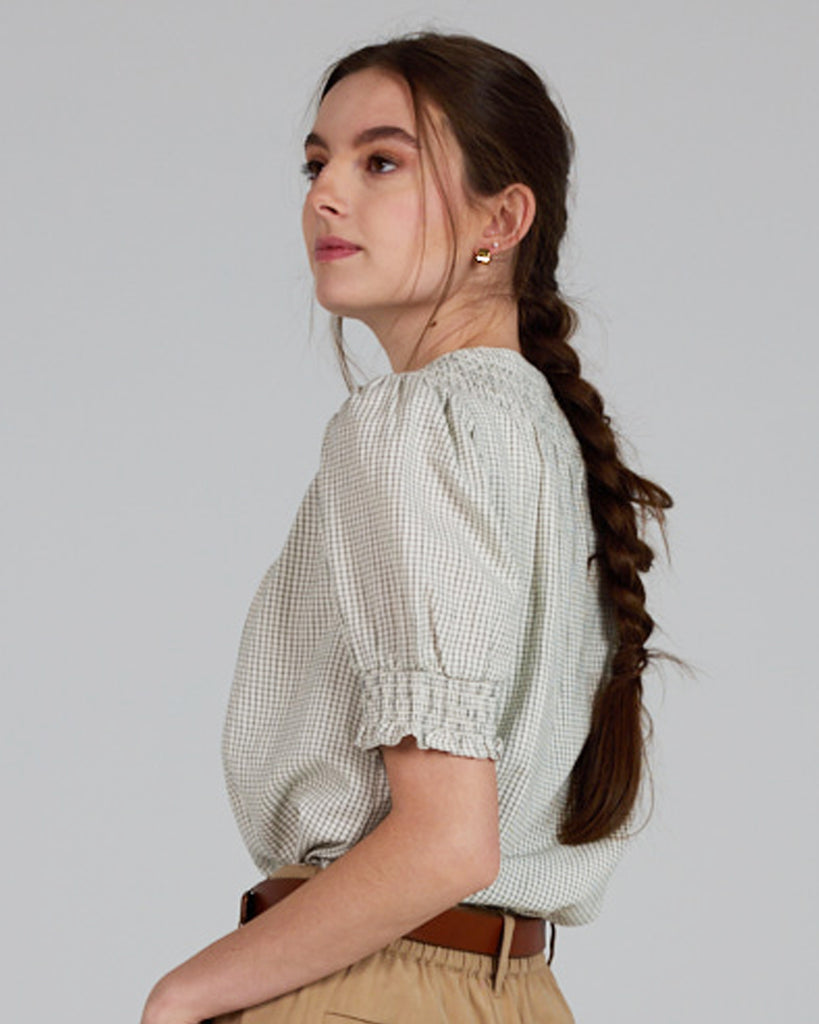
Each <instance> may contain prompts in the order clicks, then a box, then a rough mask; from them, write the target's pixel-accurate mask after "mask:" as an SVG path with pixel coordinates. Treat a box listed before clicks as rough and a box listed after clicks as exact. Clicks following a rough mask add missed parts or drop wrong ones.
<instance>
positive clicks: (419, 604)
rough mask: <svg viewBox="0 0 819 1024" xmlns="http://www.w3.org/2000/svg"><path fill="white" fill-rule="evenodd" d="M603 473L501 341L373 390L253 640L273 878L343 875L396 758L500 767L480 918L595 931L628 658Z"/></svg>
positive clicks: (307, 511) (257, 806)
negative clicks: (623, 656) (597, 838)
mask: <svg viewBox="0 0 819 1024" xmlns="http://www.w3.org/2000/svg"><path fill="white" fill-rule="evenodd" d="M594 547H595V535H594V529H593V526H592V522H591V518H590V513H589V507H588V499H587V495H586V477H585V466H584V462H583V458H582V454H581V452H580V448H579V446H578V443H577V441H576V438H575V436H574V434H573V432H572V430H571V427H570V426H569V423H568V421H567V420H566V418H565V416H564V415H563V413H562V411H561V410H560V408H559V406H558V405H557V402H556V401H555V398H554V395H553V394H552V391H551V388H550V386H549V383H548V381H547V379H546V377H545V376H544V375H543V374H542V373H541V372H540V371H539V370H538V369H537V368H536V367H534V366H533V365H532V364H531V363H529V362H528V360H526V359H525V357H524V356H522V355H521V354H520V353H519V352H516V351H514V350H512V349H507V348H492V347H488V346H481V347H477V348H466V349H458V350H456V351H454V352H448V353H445V354H444V355H442V356H439V357H437V358H436V359H434V360H433V361H432V362H430V363H428V364H427V365H426V366H424V367H422V368H421V369H420V370H415V371H410V372H405V373H390V374H386V375H384V376H380V377H376V378H374V379H372V380H370V381H368V382H367V383H365V384H363V385H361V386H360V387H359V388H358V390H357V391H356V392H354V393H353V394H352V395H350V397H349V398H347V399H346V400H345V401H344V403H343V404H342V405H341V407H340V408H339V409H338V411H337V412H336V413H335V414H334V415H333V416H332V417H331V419H330V421H329V422H328V424H327V426H326V428H325V432H324V436H323V440H322V446H321V457H320V463H319V468H318V471H317V473H316V475H315V476H314V478H313V479H312V481H311V482H310V485H309V486H308V488H307V492H306V493H305V495H304V498H303V500H302V503H301V506H300V508H299V510H298V513H297V515H296V518H295V521H294V522H293V525H292V527H291V529H290V532H289V534H288V536H287V539H286V541H285V544H284V547H283V549H282V551H281V554H280V555H279V557H278V558H277V559H276V561H275V562H274V563H273V565H272V566H271V567H270V568H269V569H268V571H267V573H266V574H265V575H264V578H263V579H262V581H261V584H260V585H259V587H258V590H257V592H256V595H255V597H254V599H253V602H252V604H251V607H250V611H249V613H248V616H247V620H246V623H245V626H244V630H243V632H242V638H241V646H240V650H239V656H238V660H237V664H236V671H235V676H234V681H233V686H232V689H231V693H230V699H229V703H228V709H227V717H226V721H225V727H224V735H223V746H222V752H223V760H224V768H225V776H226V781H227V788H228V793H229V796H230V800H231V805H232V807H233V811H234V814H235V816H236V820H237V822H238V825H239V829H240V831H241V834H242V837H243V839H244V841H245V843H246V845H247V847H248V850H249V852H250V855H251V857H252V858H253V861H254V863H255V864H256V866H257V868H258V869H259V870H260V871H261V872H262V873H263V874H266V875H267V874H271V873H272V872H273V871H274V870H275V869H276V868H278V867H280V866H281V865H282V864H287V863H297V862H303V863H308V864H320V865H322V866H326V865H327V864H329V863H330V862H331V861H333V860H335V858H336V857H339V856H341V855H342V854H343V853H345V852H346V851H347V850H349V849H350V848H351V847H352V846H354V845H355V844H356V843H357V842H358V841H359V840H360V839H362V838H363V837H364V836H365V835H366V834H367V833H368V832H370V831H371V830H372V829H373V828H374V827H375V826H376V825H377V824H378V823H379V822H380V821H381V820H382V819H383V818H384V817H385V816H386V814H387V813H388V812H389V809H390V791H389V785H388V781H387V777H386V773H385V771H384V764H383V760H382V757H381V754H380V751H379V749H378V748H379V744H386V745H392V744H395V743H397V742H398V741H399V740H400V739H401V738H402V737H403V736H406V735H413V736H415V737H416V738H417V741H418V745H419V747H421V748H422V749H427V748H430V747H434V748H435V749H438V750H445V751H449V752H450V753H452V754H457V755H462V756H466V757H488V758H492V759H493V760H495V761H496V771H497V777H498V800H499V808H500V833H501V868H500V873H499V874H498V876H497V878H496V879H495V881H494V882H493V883H492V885H490V886H488V887H487V888H485V889H481V890H480V891H478V892H475V893H474V894H472V895H471V896H469V897H468V898H467V899H466V900H464V901H463V902H465V903H480V904H488V905H492V906H496V907H502V908H504V909H506V910H508V911H513V912H516V913H521V914H530V915H536V916H541V917H545V918H548V919H549V920H551V921H553V922H554V923H555V924H564V925H574V924H583V923H586V922H588V921H590V920H592V919H593V918H594V917H596V916H597V914H598V913H599V911H600V907H601V901H602V898H603V894H604V890H605V887H606V884H607V882H608V879H609V877H610V874H611V871H612V869H613V868H614V866H615V864H616V862H617V860H618V858H619V857H620V855H621V853H622V849H623V845H624V842H625V840H624V839H623V838H622V837H619V836H618V837H616V838H610V839H607V840H603V841H601V842H595V843H590V844H586V845H583V846H580V847H566V846H561V845H560V844H559V843H558V842H557V840H556V835H555V833H556V826H557V823H558V820H559V817H560V810H561V806H562V801H563V800H564V799H565V792H566V782H567V779H568V776H569V773H570V771H571V768H572V765H573V763H574V761H575V759H576V757H577V755H578V753H579V751H580V748H581V747H582V745H583V741H584V739H585V736H586V734H587V731H588V724H589V715H590V708H591V701H592V697H593V694H594V690H595V687H596V685H597V682H598V680H599V679H600V676H601V674H602V673H603V672H604V671H605V670H607V669H608V667H609V665H610V658H611V655H612V653H613V639H614V633H613V619H612V618H611V616H610V614H609V612H608V610H607V605H606V604H605V602H604V601H603V600H602V599H601V596H600V591H599V580H598V575H597V568H596V567H597V562H596V561H595V562H593V563H592V567H591V568H590V569H587V565H586V563H587V558H588V556H589V554H591V552H592V551H593V550H594Z"/></svg>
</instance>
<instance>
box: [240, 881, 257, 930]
mask: <svg viewBox="0 0 819 1024" xmlns="http://www.w3.org/2000/svg"><path fill="white" fill-rule="evenodd" d="M256 895H257V894H256V890H255V889H247V890H246V891H245V892H243V893H242V901H241V903H240V905H239V926H240V927H241V926H242V925H243V924H247V922H248V921H249V920H250V919H251V918H252V917H254V916H255V914H256Z"/></svg>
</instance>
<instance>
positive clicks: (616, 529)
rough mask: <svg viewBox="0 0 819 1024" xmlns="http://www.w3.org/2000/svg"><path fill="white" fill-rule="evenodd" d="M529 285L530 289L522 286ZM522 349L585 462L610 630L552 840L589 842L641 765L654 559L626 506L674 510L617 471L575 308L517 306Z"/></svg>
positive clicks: (555, 299)
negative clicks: (613, 640) (581, 351)
mask: <svg viewBox="0 0 819 1024" xmlns="http://www.w3.org/2000/svg"><path fill="white" fill-rule="evenodd" d="M530 286H531V285H530ZM518 309H519V318H520V319H519V323H520V342H521V350H522V351H523V354H524V355H525V356H526V358H527V359H528V360H529V361H530V362H531V363H532V364H533V365H535V366H537V367H538V369H540V370H541V371H542V372H543V373H544V374H545V375H546V377H547V378H548V380H549V384H550V386H551V388H552V391H553V392H554V395H555V398H556V399H557V402H558V404H559V405H560V408H561V409H562V410H563V412H564V414H565V415H566V418H567V419H568V421H569V423H570V424H571V427H572V430H573V431H574V433H575V436H576V437H577V440H578V442H579V444H580V448H581V451H582V452H583V458H584V461H585V464H586V475H587V487H588V495H589V504H590V507H591V516H592V521H593V523H594V527H595V530H596V533H597V539H598V543H597V549H596V551H595V553H594V554H593V555H592V556H591V557H592V558H596V559H597V561H598V565H599V567H600V570H601V580H602V585H603V589H604V593H605V594H606V595H607V596H608V599H609V601H610V605H611V608H612V612H613V615H614V620H615V622H616V625H617V637H618V646H617V648H616V651H615V654H614V658H613V660H612V663H611V672H610V676H609V678H608V679H604V680H602V681H601V683H600V686H599V688H598V692H597V696H596V699H595V702H594V706H593V710H592V720H591V731H590V733H589V735H588V738H587V739H586V743H585V745H584V747H583V749H582V751H581V753H580V757H579V758H578V760H577V762H576V763H575V766H574V770H573V771H572V775H571V778H570V780H569V793H568V799H567V805H566V812H565V816H564V819H563V822H562V828H561V832H560V836H559V838H560V841H561V842H563V843H566V844H578V843H586V842H590V841H592V840H594V839H598V838H600V837H601V836H604V835H608V834H609V833H611V832H614V831H616V830H617V829H619V828H620V827H621V826H622V825H623V824H624V823H625V822H626V821H627V819H628V818H629V816H630V814H631V811H632V808H633V806H634V804H635V801H636V799H637V794H638V792H639V788H640V779H641V776H642V766H643V760H644V746H645V743H644V738H643V721H642V720H643V717H644V716H646V717H647V713H646V712H645V709H644V707H643V703H642V695H643V685H642V674H643V672H644V671H645V669H646V667H647V665H648V663H649V659H650V658H651V657H657V656H659V653H660V652H655V651H649V650H647V648H646V646H645V645H646V641H647V640H648V638H649V636H650V635H651V632H652V630H653V629H654V621H653V619H652V618H651V616H650V615H649V614H648V612H647V611H646V608H645V590H644V588H643V584H642V582H641V581H640V575H639V574H640V573H643V572H647V571H648V570H649V569H650V568H651V564H652V562H653V558H654V553H653V551H652V549H651V548H650V547H649V546H648V544H646V543H645V541H644V540H642V539H641V537H640V535H639V529H638V524H637V517H636V514H635V507H634V506H635V504H636V505H638V506H640V507H641V509H642V512H643V520H642V521H643V522H645V516H646V513H648V514H653V515H654V516H656V518H657V520H658V521H659V523H660V526H661V528H662V527H664V524H665V516H664V510H665V509H668V508H671V507H672V505H673V502H672V499H671V497H670V495H669V494H668V493H667V492H666V491H665V490H663V488H662V487H659V486H658V485H657V484H655V483H652V482H651V481H650V480H646V479H644V478H643V477H640V476H638V475H637V474H636V473H634V472H632V471H631V470H630V469H628V467H627V466H625V465H624V463H623V461H622V459H621V457H620V453H619V450H618V445H617V441H616V439H615V436H614V432H613V430H612V428H611V425H610V418H609V417H608V416H607V415H606V414H605V413H604V411H603V400H602V398H601V396H600V394H599V392H598V391H597V390H596V389H595V388H594V387H593V386H592V385H591V384H590V383H589V382H588V381H586V380H584V379H583V377H581V375H580V359H579V358H578V355H577V353H576V352H575V350H574V349H573V348H572V347H571V346H570V345H569V343H568V339H569V337H570V336H571V335H572V333H574V331H575V329H576V327H577V316H576V314H575V312H574V310H573V309H572V308H571V307H570V306H569V305H568V304H567V303H566V302H564V301H563V299H562V298H561V296H560V294H559V292H558V291H557V290H556V289H555V288H553V287H552V288H549V287H548V286H547V287H546V288H545V290H544V291H543V292H542V293H541V294H539V295H537V294H533V295H532V296H531V297H523V298H521V299H520V300H519V303H518Z"/></svg>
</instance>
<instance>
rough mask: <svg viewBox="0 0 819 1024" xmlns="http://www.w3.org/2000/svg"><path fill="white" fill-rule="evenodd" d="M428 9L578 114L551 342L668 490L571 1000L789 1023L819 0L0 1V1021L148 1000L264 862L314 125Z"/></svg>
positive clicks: (810, 885)
mask: <svg viewBox="0 0 819 1024" xmlns="http://www.w3.org/2000/svg"><path fill="white" fill-rule="evenodd" d="M424 25H433V26H437V27H439V28H444V29H458V30H464V31H467V32H471V33H475V34H477V35H481V36H484V37H486V38H488V39H490V40H491V41H493V42H495V43H498V44H500V45H502V46H506V47H508V48H510V49H512V50H514V51H516V52H518V53H520V54H521V55H522V56H524V57H526V58H528V59H529V60H531V61H532V62H533V63H534V64H535V65H536V66H537V67H538V68H539V70H540V71H541V72H542V73H544V74H545V75H546V77H547V80H548V81H549V82H550V83H551V84H552V85H553V86H554V87H555V89H556V92H557V94H558V96H559V97H560V98H561V99H562V101H563V103H564V104H565V107H566V109H567V111H568V115H569V118H570V121H571V124H572V126H573V128H574V130H575V133H576V135H577V139H578V147H579V154H578V162H577V168H576V170H577V178H576V181H577V186H576V205H575V210H574V220H573V225H572V229H571V235H570V239H569V241H568V244H567V246H566V249H565V254H564V262H563V277H562V280H563V282H564V284H565V287H566V290H567V292H568V293H569V295H570V296H571V297H572V298H573V299H574V300H575V302H576V304H577V306H578V309H579V311H580V313H581V315H582V317H583V331H582V333H581V335H580V336H579V337H578V338H577V339H576V344H577V346H578V348H579V350H580V352H581V355H582V358H583V361H584V366H585V371H586V374H587V375H588V376H589V377H590V379H592V380H593V381H594V382H595V383H596V384H597V385H598V386H599V387H600V389H601V391H602V393H603V395H604V397H605V399H606V402H607V410H608V411H609V412H610V413H611V414H612V415H613V417H614V418H615V422H616V425H617V426H618V427H619V429H621V430H622V432H623V433H624V434H625V436H626V437H627V438H628V440H629V442H630V444H631V445H632V446H633V452H632V463H633V465H634V467H635V468H637V469H638V471H642V472H644V473H645V474H646V475H648V476H649V477H650V478H652V479H654V480H656V481H658V482H659V483H661V484H663V485H664V486H665V487H667V488H668V489H669V490H670V492H671V493H672V495H673V496H674V497H675V499H676V502H677V504H676V508H675V509H673V510H672V512H671V514H670V533H669V539H670V544H671V554H672V562H671V565H669V564H668V563H667V561H666V559H665V556H664V554H663V552H662V544H661V540H660V537H659V533H658V532H656V530H655V532H654V533H653V536H652V542H653V543H654V544H655V546H656V548H657V551H658V554H657V562H656V565H655V569H654V570H652V572H651V573H650V574H649V576H648V577H646V585H647V587H648V590H649V597H650V605H649V607H650V610H651V611H652V614H653V615H654V617H655V618H656V619H657V621H658V623H659V627H658V629H657V631H656V632H655V634H654V636H653V638H652V643H653V644H654V645H655V646H658V647H661V648H663V649H665V650H669V651H672V652H674V653H676V654H678V655H680V656H682V657H684V658H686V659H687V660H688V661H689V662H691V663H692V665H693V666H694V668H695V669H696V676H695V677H693V678H691V677H687V676H684V675H681V674H680V673H679V672H677V671H676V670H675V669H673V667H671V666H667V667H665V668H661V669H659V670H654V671H653V672H652V673H651V674H650V675H648V676H647V677H646V687H647V690H648V694H649V704H650V707H651V709H652V711H653V715H654V719H655V727H656V741H655V744H654V757H653V764H654V776H655V798H656V806H655V811H654V815H653V818H652V820H651V823H650V825H649V827H648V828H647V829H646V830H645V831H644V832H643V833H642V834H641V835H640V837H639V838H638V839H637V840H636V841H635V843H634V847H633V849H632V852H631V854H630V856H629V857H628V858H627V859H626V860H625V861H624V863H623V865H622V867H621V868H620V870H619V871H618V873H617V875H616V876H615V878H614V880H613V882H612V884H611V887H610V890H609V895H608V901H607V904H606V907H605V909H604V911H603V914H602V916H601V917H600V918H599V919H598V921H597V922H595V923H594V924H592V925H591V926H587V927H584V928H582V929H574V930H568V929H564V930H562V931H561V932H560V934H559V935H558V946H557V959H556V963H555V968H556V973H557V976H558V979H559V981H560V983H561V984H562V986H563V988H564V991H565V993H566V996H567V998H568V999H569V1002H570V1003H571V1005H572V1006H573V1008H574V1011H575V1014H576V1017H577V1019H578V1022H582V1024H598V1022H599V1024H603V1022H611V1021H623V1022H626V1021H629V1022H633V1021H640V1022H654V1021H664V1022H667V1024H672V1022H683V1021H685V1022H688V1021H691V1020H699V1021H703V1020H707V1021H724V1020H740V1019H741V1020H743V1021H745V1022H747V1024H753V1022H762V1021H766V1022H767V1021H769V1020H772V1019H782V1020H793V1021H808V1020H811V1019H813V1015H814V1013H815V1000H816V992H815V990H813V991H811V989H813V986H814V982H813V978H814V977H815V957H816V953H817V944H816V918H817V900H816V881H815V878H816V854H817V844H816V826H815V824H814V820H813V819H814V816H815V811H816V808H815V768H816V761H815V753H814V751H815V743H816V712H817V699H816V691H817V686H816V680H815V671H814V665H815V659H814V656H813V655H814V651H813V638H815V635H816V629H815V624H814V621H813V616H814V613H815V609H816V593H815V580H816V505H815V502H816V496H817V495H816V481H815V474H814V470H815V457H814V443H815V438H816V432H817V423H816V419H817V415H816V401H815V395H816V376H815V369H816V359H815V344H816V330H815V326H814V316H813V288H814V285H815V278H816V272H817V261H816V255H817V253H816V248H817V246H816V200H815V186H816V181H817V180H819V168H817V150H818V148H819V147H817V140H816V134H815V118H816V108H815V101H816V94H817V85H819V83H817V73H816V53H815V50H814V48H815V40H816V33H817V28H819V25H817V15H816V6H815V5H814V4H811V3H808V2H804V3H797V2H790V3H788V2H785V3H779V4H776V5H774V4H773V3H768V4H763V3H758V2H757V3H747V2H746V3H740V2H732V3H725V2H723V3H719V2H718V3H716V4H715V3H705V2H703V0H687V2H686V3H684V4H683V3H656V2H654V3H649V2H632V3H628V4H611V3H606V2H603V0H596V2H589V3H574V4H566V3H562V4H557V3H543V4H539V5H530V4H528V3H523V2H521V0H508V2H506V3H503V4H498V3H497V2H495V0H493V2H488V0H469V2H439V3H436V4H435V5H431V4H429V5H413V4H406V5H404V4H401V3H384V4H381V5H379V7H378V11H377V13H376V14H373V13H372V8H371V5H367V4H364V3H361V2H358V0H355V2H354V0H348V2H347V3H344V4H334V3H330V2H327V0H320V2H313V3H311V4H309V5H284V4H275V3H262V2H258V0H248V2H243V3H214V2H210V0H204V2H203V0H197V2H195V3H194V2H192V0H189V2H179V0H176V2H174V0H170V2H168V0H165V2H162V3H159V2H155V0H154V2H143V3H139V4H130V3H124V2H119V3H115V2H91V0H84V2H76V3H57V2H51V3H44V2H37V0H28V2H26V3H22V2H18V3H12V2H9V0H4V2H3V3H2V4H0V118H2V121H1V122H0V129H2V161H0V185H2V187H1V188H0V215H1V216H2V225H0V239H1V240H2V250H1V252H0V260H2V264H1V265H0V289H1V291H0V318H2V319H1V321H0V324H1V326H2V368H1V370H0V374H1V376H0V381H1V384H0V387H1V388H2V392H1V393H0V402H1V403H2V423H3V428H2V480H3V487H2V523H0V526H1V527H2V538H3V554H2V566H3V567H2V609H1V611H2V634H3V635H2V654H1V657H2V685H3V691H2V692H3V705H4V708H3V711H4V713H3V715H2V732H3V735H2V756H3V760H4V765H3V771H2V785H3V791H2V801H3V804H2V806H3V809H4V819H5V830H4V841H3V869H2V873H1V874H0V884H1V885H2V894H1V895H2V906H3V911H4V913H3V933H4V934H3V944H4V949H3V963H4V969H5V972H6V978H5V980H4V995H3V1000H4V1011H5V1016H6V1018H7V1019H9V1020H43V1021H45V1020H56V1019H59V1020H69V1021H74V1020H76V1021H80V1020H82V1021H84V1022H92V1024H103V1022H105V1024H108V1022H110V1021H120V1020H121V1021H129V1020H130V1021H137V1020H138V1019H139V1013H140V1010H141V1007H142V1003H143V1000H144V998H145V996H146V994H147V992H148V990H149V988H150V986H151V985H152V984H153V982H154V981H155V980H156V979H157V978H158V977H159V976H160V975H161V974H162V973H164V972H165V971H167V970H168V969H170V968H171V967H172V966H174V965H175V964H177V963H178V962H180V961H181V960H183V959H185V958H187V957H188V956H189V955H191V954H192V953H194V952H195V951H196V950H198V949H199V948H201V947H202V946H203V945H205V944H207V943H208V942H210V941H211V940H213V939H215V938H216V937H218V936H219V935H221V934H223V933H224V932H226V931H228V930H229V929H230V928H232V927H233V925H234V922H235V916H236V907H237V900H238V895H239V893H240V891H241V890H242V889H243V888H245V887H246V886H247V885H248V884H250V883H251V882H253V881H254V880H255V878H256V872H255V869H254V867H253V865H252V864H251V862H250V860H249V857H248V856H247V854H246V853H245V851H244V848H243V847H242V845H241V842H240V840H239V837H238V833H237V831H236V829H235V826H234V823H233V820H232V817H231V815H230V811H229V808H228V804H227V798H226V796H225V793H224V789H223V783H222V776H221V765H220V761H219V738H220V731H221V724H222V715H223V711H224V706H225V702H226V698H227V690H228V686H229V682H230V677H231V674H232V670H233V662H234V658H235V654H236V649H237V645H238V640H239V633H240V630H241V626H242V622H243V620H244V615H245V612H246V610H247V606H248V604H249V602H250V599H251V597H252V594H253V591H254V589H255V587H256V584H257V582H258V580H259V578H260V577H261V574H262V573H263V571H264V569H265V568H266V567H267V565H268V564H269V562H270V561H272V560H273V558H274V557H275V556H276V554H277V553H278V551H279V549H280V546H281V544H282V542H283V540H284V538H285V535H286V532H287V529H288V528H289V525H290V522H291V520H292V517H293V515H294V514H295V511H296V508H297V506H298V503H299V501H300V499H301V497H302V495H303V493H304V490H305V489H306V486H307V484H308V482H309V480H310V478H311V476H312V474H313V473H314V472H315V469H316V468H317V464H318V450H319V449H318V446H319V440H320V436H321V433H322V431H323V428H324V425H325V423H326V421H327V419H328V418H329V416H330V415H331V414H332V413H333V412H334V411H335V409H336V408H337V407H338V405H339V404H340V403H341V401H343V399H344V398H345V397H346V390H345V388H344V385H343V382H342V380H341V377H340V375H339V374H338V373H337V372H336V369H335V362H334V357H333V355H332V349H331V343H330V341H329V337H328V335H327V332H326V326H325V325H326V317H325V315H324V313H323V311H322V310H320V309H318V308H316V309H315V316H314V318H313V321H314V322H313V329H312V332H311V299H310V294H311V287H310V285H311V282H310V277H309V272H308V269H307V263H306V259H305V257H304V254H303V251H302V248H301V239H300V235H299V206H300V201H301V195H302V189H303V185H302V183H301V180H300V176H299V174H298V165H299V163H300V160H301V153H300V140H301V139H302V137H303V135H304V133H305V131H306V129H307V127H309V117H308V114H307V111H308V101H309V98H310V96H311V94H312V90H313V89H314V86H315V84H316V81H317V79H318V76H319V74H320V73H321V71H322V70H323V68H324V66H325V65H326V63H327V62H328V61H329V60H331V59H332V58H334V57H336V56H338V55H340V54H341V53H342V52H344V51H346V50H347V49H348V48H350V47H352V46H353V45H356V44H359V43H363V42H369V41H372V40H373V39H375V38H378V37H380V36H383V35H385V34H390V33H393V32H397V31H403V30H408V29H413V28H417V27H421V26H424ZM353 343H354V346H353V347H354V350H355V351H356V352H357V353H358V354H359V356H360V359H361V364H362V366H363V368H364V370H365V372H366V373H367V374H368V375H372V374H375V373H383V372H387V370H388V368H389V367H388V364H387V362H386V358H385V357H384V356H383V353H382V352H381V350H380V348H379V346H378V343H377V342H376V341H375V339H373V338H372V337H370V336H367V335H365V334H354V335H353Z"/></svg>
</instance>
